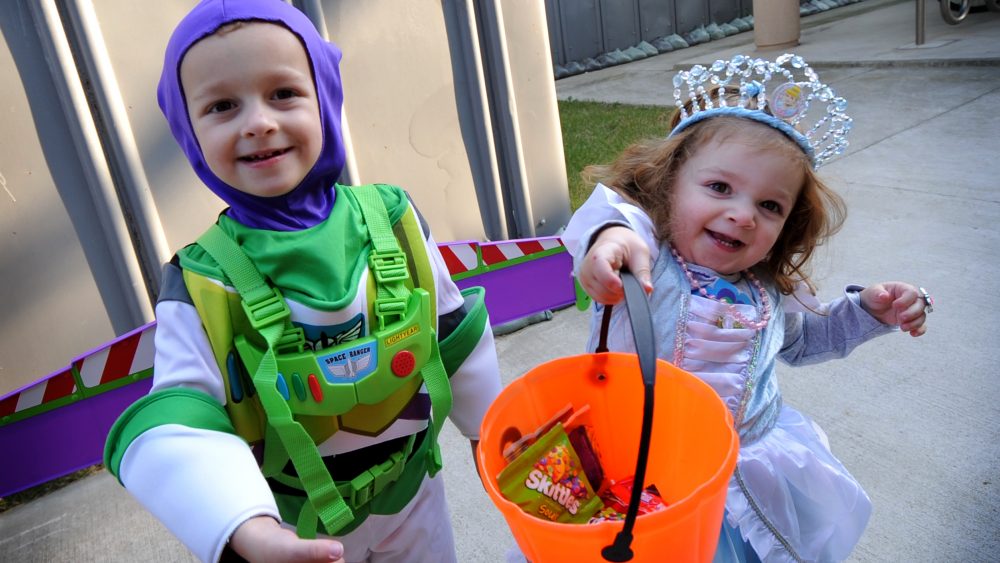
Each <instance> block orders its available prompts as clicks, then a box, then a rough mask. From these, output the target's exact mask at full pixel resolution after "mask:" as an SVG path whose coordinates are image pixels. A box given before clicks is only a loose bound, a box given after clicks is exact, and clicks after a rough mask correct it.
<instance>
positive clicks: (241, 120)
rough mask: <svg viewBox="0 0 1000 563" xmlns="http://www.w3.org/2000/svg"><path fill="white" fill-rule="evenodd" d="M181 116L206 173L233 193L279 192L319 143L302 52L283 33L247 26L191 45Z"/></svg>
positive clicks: (306, 165)
mask: <svg viewBox="0 0 1000 563" xmlns="http://www.w3.org/2000/svg"><path fill="white" fill-rule="evenodd" d="M180 76H181V83H182V84H183V87H184V93H185V99H186V101H187V107H188V116H189V117H190V119H191V125H192V127H193V129H194V134H195V137H197V139H198V144H199V145H200V146H201V151H202V153H203V154H204V156H205V161H206V162H207V163H208V166H209V168H210V169H211V170H212V172H213V173H215V175H216V176H218V177H219V179H221V180H222V181H223V182H226V183H227V184H229V185H230V186H232V187H234V188H236V189H238V190H240V191H241V192H244V193H248V194H251V195H257V196H262V197H274V196H280V195H284V194H286V193H288V192H290V191H292V189H294V188H295V187H296V186H298V185H299V183H300V182H301V181H302V179H303V178H305V176H306V174H307V173H308V172H309V170H311V169H312V167H313V165H314V164H315V163H316V160H317V158H318V157H319V153H320V149H321V148H322V146H323V131H322V127H321V124H320V116H319V103H318V101H317V98H316V88H315V86H314V85H313V80H312V72H311V70H310V65H309V59H308V58H307V56H306V52H305V49H303V47H302V44H301V43H300V42H299V40H298V38H297V37H296V36H295V35H294V34H293V33H292V32H290V31H288V30H287V29H285V28H283V27H281V26H278V25H273V24H267V23H250V24H246V25H243V26H242V27H238V28H236V29H233V30H231V31H227V32H224V33H217V34H215V35H210V36H208V37H206V38H204V39H202V40H200V41H198V42H197V43H195V44H194V45H193V46H192V47H191V48H190V49H189V50H188V52H187V54H186V55H185V56H184V60H183V62H182V63H181V70H180Z"/></svg>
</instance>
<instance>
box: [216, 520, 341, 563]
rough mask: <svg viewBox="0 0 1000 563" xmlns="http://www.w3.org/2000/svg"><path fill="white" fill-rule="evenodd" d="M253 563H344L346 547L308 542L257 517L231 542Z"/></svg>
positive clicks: (322, 542)
mask: <svg viewBox="0 0 1000 563" xmlns="http://www.w3.org/2000/svg"><path fill="white" fill-rule="evenodd" d="M229 545H230V546H232V548H233V550H234V551H236V553H239V554H240V556H242V557H243V558H244V559H246V560H247V561H250V563H257V562H258V561H259V562H268V563H271V562H275V563H320V562H323V563H330V562H343V561H344V559H343V557H344V546H343V545H341V543H340V542H338V541H335V540H330V539H316V540H304V539H301V538H299V537H298V536H296V535H295V532H293V531H291V530H287V529H285V528H282V527H281V525H279V524H278V522H277V520H275V519H274V518H271V517H270V516H255V517H253V518H250V519H249V520H247V521H246V522H244V523H242V524H240V526H239V527H238V528H236V532H234V533H233V537H232V539H231V540H230V541H229Z"/></svg>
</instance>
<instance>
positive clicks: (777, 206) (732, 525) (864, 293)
mask: <svg viewBox="0 0 1000 563" xmlns="http://www.w3.org/2000/svg"><path fill="white" fill-rule="evenodd" d="M795 74H804V75H805V77H804V78H799V77H796V76H795ZM774 82H777V84H773V83H774ZM674 86H675V91H674V97H675V100H677V102H678V103H677V105H678V107H680V108H681V109H680V110H679V111H678V112H677V114H676V116H675V126H674V127H673V130H672V132H671V133H670V135H669V136H668V137H667V138H665V139H659V140H653V141H649V142H645V143H641V144H637V145H633V146H632V147H629V148H628V149H626V150H625V152H624V153H623V154H622V155H621V156H619V158H618V159H617V160H616V161H615V162H614V163H612V164H611V165H609V166H595V167H591V168H589V169H588V173H589V174H590V175H591V177H593V178H596V179H598V180H599V181H600V182H601V183H599V184H598V185H597V188H596V189H595V190H594V193H593V195H592V196H591V197H590V198H589V199H588V201H587V202H586V203H585V204H584V206H583V207H581V208H580V209H579V210H578V211H577V212H576V213H575V214H574V216H573V218H572V220H571V221H570V223H569V225H568V226H567V229H566V232H565V234H564V235H563V240H564V241H565V243H566V245H567V246H568V247H569V248H570V249H571V251H572V252H573V253H574V257H575V258H576V263H577V275H578V278H579V280H580V283H581V285H582V286H583V287H584V289H585V290H587V292H588V293H589V294H590V295H591V296H592V297H594V299H595V300H596V301H597V302H598V303H600V304H604V305H611V304H614V303H617V302H618V301H620V300H621V298H622V289H621V280H620V279H619V277H618V273H617V272H618V270H619V269H620V268H621V267H622V266H623V265H626V264H627V265H628V266H629V268H630V269H631V271H633V272H635V273H636V275H637V277H638V278H639V279H640V281H642V282H643V283H644V285H645V286H646V288H647V291H650V292H651V293H650V307H651V310H652V312H653V315H654V325H655V331H656V338H657V344H658V347H659V356H660V357H662V358H664V359H666V360H668V361H671V362H673V363H674V364H675V365H677V366H679V367H681V368H683V369H686V370H688V371H690V372H692V373H694V374H696V375H697V376H698V377H700V378H701V379H702V380H704V381H705V382H706V383H708V384H709V385H711V386H712V387H713V388H714V389H715V390H716V392H717V393H718V394H719V396H720V397H721V398H722V400H723V402H724V403H725V404H726V405H727V406H728V407H729V409H730V411H731V412H732V414H733V418H734V422H735V425H736V428H737V430H738V432H739V435H740V443H741V449H740V454H739V459H738V461H737V465H736V470H735V472H734V475H733V477H732V479H731V481H730V484H729V490H728V493H727V499H726V516H725V519H724V522H723V531H722V535H721V537H720V542H719V550H718V552H717V554H716V559H717V560H723V561H757V560H758V559H759V560H766V561H838V560H842V559H845V558H846V557H847V556H848V555H849V554H850V552H851V550H852V549H853V547H854V545H855V544H856V543H857V541H858V539H859V538H860V537H861V534H862V532H863V531H864V528H865V525H866V524H867V522H868V517H869V515H870V513H871V503H870V501H869V499H868V496H867V495H866V494H865V492H864V490H863V489H862V488H861V486H860V485H859V484H858V482H857V481H856V480H855V479H854V478H853V477H852V476H851V474H850V473H849V472H848V471H847V469H845V468H844V466H843V465H842V464H841V463H840V461H839V460H837V458H836V457H834V456H833V454H832V453H831V452H830V448H829V446H828V444H827V440H826V436H825V434H824V433H823V432H822V430H821V429H820V428H819V427H818V426H816V424H815V423H813V422H812V421H811V420H810V419H809V418H808V417H806V416H804V415H803V414H801V413H799V412H798V411H796V410H795V409H793V408H792V407H790V406H788V405H785V404H783V403H782V400H781V394H780V392H779V390H778V384H777V380H776V378H775V369H776V360H779V359H780V360H782V361H783V362H785V363H788V364H791V365H803V364H809V363H814V362H819V361H824V360H827V359H831V358H841V357H844V356H846V355H847V354H849V353H850V352H851V350H853V349H854V347H856V346H857V345H858V344H860V343H862V342H865V341H867V340H869V339H871V338H874V337H876V336H879V335H881V334H885V333H888V332H892V331H894V330H896V327H899V328H900V329H902V330H903V331H905V332H909V333H910V334H911V335H912V336H920V335H922V334H924V332H925V330H926V327H925V325H924V322H925V320H926V313H928V312H930V311H931V307H930V306H931V304H932V301H931V298H930V296H929V295H928V294H927V292H926V291H924V290H923V289H922V288H919V289H918V288H916V287H914V286H912V285H909V284H906V283H900V282H887V283H882V284H877V285H873V286H870V287H867V288H863V287H860V286H854V285H851V286H848V287H847V288H846V290H845V295H844V296H843V297H841V298H839V299H837V300H835V301H833V302H832V303H830V304H826V305H824V304H820V303H819V302H818V301H817V300H816V299H815V298H814V297H813V294H812V292H811V291H810V286H809V280H808V276H807V272H806V267H807V265H808V263H809V259H810V257H811V256H812V253H813V251H814V250H815V248H816V247H817V246H818V245H819V244H820V243H822V242H823V240H825V239H826V238H827V237H829V236H830V235H831V234H833V233H834V232H835V231H836V230H837V229H838V228H839V227H840V225H841V223H842V221H843V215H844V204H843V201H842V200H841V199H840V197H839V196H838V195H837V194H836V193H835V192H833V191H832V190H830V188H828V187H827V186H826V185H825V184H824V183H823V182H822V181H821V180H820V179H819V177H818V176H817V175H816V172H815V168H816V167H818V166H819V165H821V164H822V163H824V162H825V161H826V160H828V159H829V158H831V157H833V156H835V155H837V154H839V153H841V152H842V151H843V149H844V148H845V147H846V139H845V135H846V133H847V132H848V131H849V130H850V125H851V122H850V118H849V117H847V116H846V115H845V114H844V113H843V110H844V109H845V107H846V103H845V102H844V101H843V99H842V98H838V97H836V96H835V95H834V94H833V92H832V91H831V90H830V88H829V87H828V86H826V85H824V84H822V83H820V82H819V80H818V77H816V75H815V73H814V72H813V71H812V70H811V69H810V68H809V67H808V66H807V65H805V63H804V62H803V61H802V60H801V58H800V57H794V56H792V55H783V56H781V57H779V58H778V59H777V60H776V61H774V62H769V61H765V60H760V59H749V58H747V57H743V56H738V57H736V58H734V59H732V60H730V61H717V62H716V63H715V64H713V65H712V67H711V68H708V69H706V68H704V67H700V66H696V67H694V68H692V69H691V71H685V72H681V73H679V74H678V75H677V77H675V79H674ZM684 86H687V89H688V97H689V100H692V101H690V102H688V103H687V104H686V105H682V104H681V102H680V98H681V90H682V87H684ZM772 100H774V101H775V102H772ZM820 103H823V105H822V107H819V108H816V107H813V108H810V105H813V106H816V105H820ZM810 109H812V110H813V112H814V113H816V112H817V111H819V112H820V113H822V114H823V115H821V116H820V117H819V118H818V119H814V123H813V124H812V125H811V126H809V125H808V124H807V122H806V118H807V117H808V113H809V110H810ZM802 130H806V133H805V134H803V133H802V132H801V131H802ZM650 264H652V268H651V269H650ZM600 304H599V305H597V306H596V307H595V309H594V313H593V317H592V322H591V338H590V343H589V344H588V346H589V348H590V349H593V348H594V346H595V344H596V339H597V335H598V334H599V330H600V319H601V316H602V314H603V309H604V306H603V305H600ZM612 311H613V315H612V319H611V324H610V332H609V341H608V347H609V348H610V349H612V350H619V351H634V345H633V342H632V334H631V330H630V328H629V321H628V318H627V311H626V309H625V308H624V307H615V308H614V309H613V310H612Z"/></svg>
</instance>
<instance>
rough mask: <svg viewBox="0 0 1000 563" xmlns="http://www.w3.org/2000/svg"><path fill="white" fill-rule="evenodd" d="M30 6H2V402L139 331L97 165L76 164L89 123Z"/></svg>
mask: <svg viewBox="0 0 1000 563" xmlns="http://www.w3.org/2000/svg"><path fill="white" fill-rule="evenodd" d="M35 1H36V0H30V2H32V3H35ZM28 6H29V2H28V0H24V1H18V2H0V34H2V35H0V37H2V41H0V76H3V77H4V80H2V81H0V107H3V108H4V110H3V113H4V117H3V126H2V131H3V135H2V136H0V227H2V228H0V236H2V242H0V307H2V310H3V320H2V322H0V394H4V393H6V392H9V391H12V390H14V389H16V388H18V387H21V386H22V385H25V384H27V383H30V382H32V381H35V380H37V379H39V378H41V377H43V376H45V375H47V374H49V373H51V372H53V371H55V370H57V369H60V368H63V367H65V366H66V364H67V362H68V361H69V360H70V359H71V358H72V357H73V356H74V355H76V354H80V353H83V352H85V351H87V350H89V349H91V348H93V347H96V346H99V345H101V344H103V343H104V342H106V341H108V340H110V339H112V338H114V337H115V336H116V334H121V333H123V332H125V331H127V330H129V329H131V328H134V327H136V326H138V325H139V324H140V322H139V320H140V319H139V318H138V317H137V316H135V314H134V313H133V311H131V308H130V306H129V304H128V303H127V301H128V297H127V296H126V294H127V293H128V291H127V290H126V288H124V287H123V284H122V280H121V278H120V277H119V275H118V271H117V269H118V262H119V260H120V258H121V257H120V256H116V255H115V253H116V252H118V251H119V250H120V249H119V248H113V247H112V246H111V245H109V244H108V242H107V239H106V231H105V228H104V226H102V224H101V222H102V219H105V220H107V217H106V216H105V212H104V211H102V210H101V209H99V207H98V205H97V204H95V201H94V198H93V196H92V191H93V187H92V186H90V185H88V182H89V181H91V180H92V179H93V178H95V176H97V175H100V174H101V172H99V171H96V169H97V168H100V167H101V166H102V164H103V163H102V162H96V161H90V162H86V163H85V162H83V161H82V160H81V155H82V154H85V152H86V147H81V146H80V144H79V141H80V139H82V138H83V137H84V136H85V135H86V136H88V137H90V138H93V136H94V135H95V131H94V130H93V123H92V122H89V121H87V120H86V119H82V120H81V119H77V118H76V117H75V116H72V115H69V116H68V115H67V113H66V112H65V111H64V107H65V106H64V101H63V99H62V97H61V96H62V93H64V92H66V90H67V89H68V88H72V87H73V85H71V84H67V83H66V81H65V77H63V76H58V75H54V74H53V72H52V71H51V70H50V69H51V68H52V67H50V63H49V60H48V59H49V58H50V57H51V56H52V55H51V53H52V47H51V46H49V45H47V44H48V43H51V41H52V39H51V37H46V36H43V35H42V34H43V33H45V32H44V31H40V30H44V28H45V26H44V24H43V23H40V22H38V21H37V18H38V14H39V12H38V11H36V10H38V9H39V8H38V6H37V5H36V6H34V7H33V8H32V9H29V7H28ZM70 78H72V77H70ZM75 86H76V87H77V88H79V82H78V81H77V83H76V85H75ZM76 92H77V93H78V94H82V90H79V89H77V90H76ZM86 117H87V116H84V118H86ZM98 152H99V150H98ZM103 172H104V174H103V177H105V178H107V174H106V173H107V169H106V168H104V169H103ZM140 283H141V282H140ZM131 289H135V288H131Z"/></svg>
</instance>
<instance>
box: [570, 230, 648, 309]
mask: <svg viewBox="0 0 1000 563" xmlns="http://www.w3.org/2000/svg"><path fill="white" fill-rule="evenodd" d="M622 266H628V269H629V271H630V272H632V274H633V275H635V277H636V279H637V280H639V283H640V284H642V287H643V289H645V290H646V293H649V292H650V291H652V290H653V283H652V281H651V277H650V271H649V247H648V246H647V245H646V242H645V241H644V240H642V237H640V236H639V235H637V234H636V233H635V232H634V231H633V230H632V229H629V228H627V227H608V228H607V229H604V230H603V231H601V232H600V234H598V235H597V239H595V240H594V244H593V245H591V247H590V250H588V251H587V255H586V256H584V258H583V264H581V265H580V274H579V281H580V286H581V287H583V290H584V291H586V292H587V295H589V296H590V297H591V298H592V299H593V300H594V301H597V302H598V303H601V304H602V305H615V304H617V303H619V302H621V300H622V299H624V298H625V292H624V289H623V288H622V280H621V277H619V273H618V272H619V271H620V270H621V268H622Z"/></svg>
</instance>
